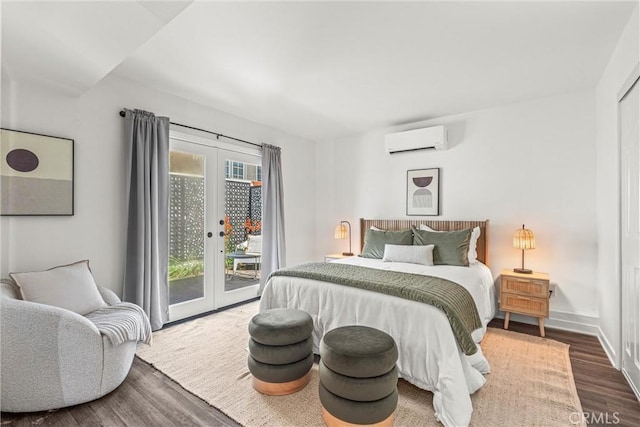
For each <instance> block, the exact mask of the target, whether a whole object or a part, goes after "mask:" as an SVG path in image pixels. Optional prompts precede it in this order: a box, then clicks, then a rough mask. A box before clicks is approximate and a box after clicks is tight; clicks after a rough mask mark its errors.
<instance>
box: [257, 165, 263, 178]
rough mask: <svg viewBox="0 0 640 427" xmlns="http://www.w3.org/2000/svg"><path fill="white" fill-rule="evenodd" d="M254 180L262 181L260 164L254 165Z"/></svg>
mask: <svg viewBox="0 0 640 427" xmlns="http://www.w3.org/2000/svg"><path fill="white" fill-rule="evenodd" d="M256 181H262V166H256Z"/></svg>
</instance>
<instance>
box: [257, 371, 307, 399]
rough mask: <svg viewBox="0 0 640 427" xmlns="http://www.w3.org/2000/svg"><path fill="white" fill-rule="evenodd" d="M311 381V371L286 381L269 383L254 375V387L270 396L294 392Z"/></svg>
mask: <svg viewBox="0 0 640 427" xmlns="http://www.w3.org/2000/svg"><path fill="white" fill-rule="evenodd" d="M309 381H311V371H309V372H307V373H306V374H305V375H304V376H303V377H300V378H298V379H297V380H293V381H289V382H286V383H268V382H266V381H262V380H259V379H257V378H256V377H253V388H255V389H256V390H257V391H259V392H260V393H262V394H268V395H269V396H284V395H286V394H292V393H295V392H297V391H300V390H302V389H303V388H305V386H306V385H307V384H309Z"/></svg>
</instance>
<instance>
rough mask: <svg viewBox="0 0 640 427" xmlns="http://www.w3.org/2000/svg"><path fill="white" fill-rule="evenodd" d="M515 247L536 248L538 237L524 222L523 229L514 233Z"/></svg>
mask: <svg viewBox="0 0 640 427" xmlns="http://www.w3.org/2000/svg"><path fill="white" fill-rule="evenodd" d="M513 247H514V248H516V249H535V248H536V238H535V236H534V235H533V231H531V230H529V229H528V228H524V224H523V225H522V228H521V229H518V230H516V232H515V233H513Z"/></svg>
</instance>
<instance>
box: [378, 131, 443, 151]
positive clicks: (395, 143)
mask: <svg viewBox="0 0 640 427" xmlns="http://www.w3.org/2000/svg"><path fill="white" fill-rule="evenodd" d="M384 145H385V148H386V149H387V153H389V154H395V153H403V152H407V151H417V150H428V149H436V150H446V149H447V128H445V127H444V126H433V127H430V128H423V129H414V130H408V131H405V132H396V133H390V134H387V135H385V137H384Z"/></svg>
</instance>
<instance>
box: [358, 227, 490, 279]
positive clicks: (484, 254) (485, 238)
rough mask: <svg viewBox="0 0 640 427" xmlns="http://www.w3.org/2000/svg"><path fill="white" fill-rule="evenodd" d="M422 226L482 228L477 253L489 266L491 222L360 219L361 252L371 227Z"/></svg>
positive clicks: (393, 228)
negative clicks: (365, 233)
mask: <svg viewBox="0 0 640 427" xmlns="http://www.w3.org/2000/svg"><path fill="white" fill-rule="evenodd" d="M420 224H425V225H428V226H429V227H431V228H433V229H434V230H438V231H453V230H464V229H467V228H474V227H480V237H479V238H478V245H477V248H476V251H477V252H478V261H480V262H481V263H483V264H484V265H486V266H487V267H488V266H489V220H488V219H487V220H485V221H431V220H410V219H364V218H360V251H362V247H363V246H364V232H365V230H368V229H369V228H370V227H371V226H374V227H378V228H380V229H382V230H393V231H398V230H408V229H410V228H411V226H412V225H413V226H415V227H416V228H417V227H420Z"/></svg>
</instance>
